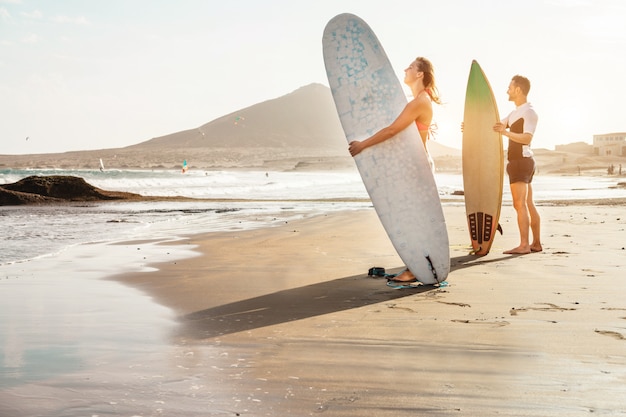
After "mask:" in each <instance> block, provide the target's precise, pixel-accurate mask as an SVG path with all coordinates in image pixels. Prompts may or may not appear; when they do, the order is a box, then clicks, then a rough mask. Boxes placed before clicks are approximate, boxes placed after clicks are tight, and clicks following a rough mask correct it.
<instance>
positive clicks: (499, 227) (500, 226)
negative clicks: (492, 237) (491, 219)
mask: <svg viewBox="0 0 626 417" xmlns="http://www.w3.org/2000/svg"><path fill="white" fill-rule="evenodd" d="M498 232H500V235H503V234H504V232H503V231H502V225H501V224H500V223H498Z"/></svg>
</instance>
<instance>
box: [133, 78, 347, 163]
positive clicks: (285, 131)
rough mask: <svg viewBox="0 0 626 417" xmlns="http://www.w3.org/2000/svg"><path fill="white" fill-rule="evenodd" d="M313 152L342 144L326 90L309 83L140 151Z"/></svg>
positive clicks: (338, 149)
mask: <svg viewBox="0 0 626 417" xmlns="http://www.w3.org/2000/svg"><path fill="white" fill-rule="evenodd" d="M173 146H176V147H183V148H204V147H210V148H241V147H246V148H247V147H254V148H308V149H315V148H318V149H320V150H323V151H325V152H329V151H330V152H336V153H338V154H339V153H344V152H345V151H346V144H345V139H344V135H343V130H342V129H341V124H340V122H339V117H338V116H337V112H336V110H335V104H334V103H333V99H332V95H331V94H330V89H329V88H327V87H325V86H323V85H321V84H310V85H308V86H305V87H301V88H299V89H298V90H296V91H294V92H292V93H290V94H287V95H285V96H282V97H279V98H276V99H273V100H268V101H265V102H262V103H259V104H255V105H253V106H250V107H247V108H245V109H241V110H238V111H236V112H234V113H230V114H227V115H225V116H222V117H220V118H218V119H215V120H213V121H211V122H209V123H206V124H204V125H202V126H200V127H198V128H196V129H190V130H186V131H183V132H177V133H173V134H170V135H166V136H162V137H159V138H155V139H151V140H149V141H147V142H143V143H141V144H138V145H134V146H130V147H129V148H130V149H133V148H140V149H147V148H172V147H173Z"/></svg>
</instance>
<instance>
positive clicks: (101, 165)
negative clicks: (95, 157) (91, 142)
mask: <svg viewBox="0 0 626 417" xmlns="http://www.w3.org/2000/svg"><path fill="white" fill-rule="evenodd" d="M100 172H104V162H102V158H100Z"/></svg>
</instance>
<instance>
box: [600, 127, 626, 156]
mask: <svg viewBox="0 0 626 417" xmlns="http://www.w3.org/2000/svg"><path fill="white" fill-rule="evenodd" d="M593 153H594V154H595V155H599V156H626V132H621V133H605V134H603V135H593Z"/></svg>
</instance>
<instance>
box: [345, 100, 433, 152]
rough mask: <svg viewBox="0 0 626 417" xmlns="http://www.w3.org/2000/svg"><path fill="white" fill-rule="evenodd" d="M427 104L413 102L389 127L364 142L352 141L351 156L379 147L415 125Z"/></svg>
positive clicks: (350, 145) (349, 148)
mask: <svg viewBox="0 0 626 417" xmlns="http://www.w3.org/2000/svg"><path fill="white" fill-rule="evenodd" d="M425 106H426V104H425V103H422V102H420V101H418V100H412V101H410V102H409V103H407V105H406V106H405V107H404V109H403V110H402V112H401V113H400V115H399V116H398V117H397V118H396V120H394V121H393V122H392V123H391V124H390V125H389V126H387V127H384V128H382V129H380V130H379V131H378V132H376V133H374V134H373V135H372V136H370V137H369V138H367V139H365V140H363V141H358V140H355V141H352V142H350V144H349V147H348V150H349V151H350V155H352V156H356V155H358V154H359V153H361V152H362V151H363V150H364V149H366V148H369V147H370V146H374V145H377V144H379V143H381V142H384V141H386V140H387V139H390V138H392V137H394V136H395V135H397V134H398V133H400V132H401V131H403V130H404V129H406V128H407V127H408V126H409V125H410V124H411V123H415V120H416V119H417V118H418V116H419V115H420V114H422V113H423V112H424V107H425Z"/></svg>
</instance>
